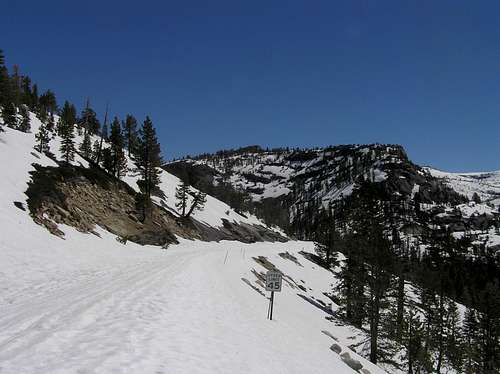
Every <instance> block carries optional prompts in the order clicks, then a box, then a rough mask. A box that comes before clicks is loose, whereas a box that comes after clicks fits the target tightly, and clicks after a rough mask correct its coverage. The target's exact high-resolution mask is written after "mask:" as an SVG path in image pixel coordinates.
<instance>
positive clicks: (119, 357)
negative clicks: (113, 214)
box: [0, 119, 383, 374]
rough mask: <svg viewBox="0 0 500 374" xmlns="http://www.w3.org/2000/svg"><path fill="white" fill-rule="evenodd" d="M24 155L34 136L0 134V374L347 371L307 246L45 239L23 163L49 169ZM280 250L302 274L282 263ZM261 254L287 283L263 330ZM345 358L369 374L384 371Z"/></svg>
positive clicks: (344, 337)
mask: <svg viewBox="0 0 500 374" xmlns="http://www.w3.org/2000/svg"><path fill="white" fill-rule="evenodd" d="M35 121H36V119H33V122H35ZM56 142H57V141H56ZM32 146H33V135H32V134H23V133H20V132H17V131H15V130H11V129H6V132H5V133H2V134H1V135H0V163H1V164H2V165H4V167H2V178H0V191H1V192H2V194H1V196H2V197H1V199H0V227H1V230H2V234H1V236H0V257H1V258H2V269H1V271H0V284H1V285H2V286H1V288H0V310H1V312H0V372H1V373H2V374H10V373H40V372H50V373H111V372H113V373H130V372H142V373H207V372H209V373H210V372H212V373H229V372H239V373H256V372H259V373H271V372H286V373H299V372H300V373H303V372H315V373H326V372H332V371H333V372H336V373H353V370H352V369H351V368H350V367H349V366H347V365H346V363H344V362H343V361H342V359H341V357H340V356H339V355H338V354H336V353H334V352H332V351H331V350H330V345H331V344H332V343H333V340H332V338H331V337H329V336H328V335H326V334H325V333H322V330H325V331H328V332H329V334H330V335H331V336H334V337H336V338H337V339H338V340H339V342H338V343H337V344H338V345H339V346H340V347H341V349H342V350H343V351H346V350H348V348H346V345H347V344H350V343H351V342H352V341H359V340H360V339H364V336H363V334H361V333H360V332H359V331H355V330H351V329H350V328H349V327H346V326H340V327H339V326H336V324H334V323H332V322H330V321H329V320H328V319H325V317H329V316H330V314H331V312H330V311H328V310H327V309H325V308H320V307H318V306H321V305H326V304H327V303H328V299H327V298H326V297H325V296H324V295H323V292H324V291H327V290H328V289H329V288H330V286H329V285H330V284H331V283H332V282H333V274H332V273H330V272H327V271H326V270H323V269H320V268H319V267H317V266H316V265H315V264H314V263H312V262H310V261H308V260H307V259H305V258H304V257H303V256H302V255H301V254H300V253H299V252H300V251H302V250H303V249H304V250H306V251H311V250H312V244H311V243H306V242H290V243H286V244H285V243H258V244H243V243H239V242H221V243H215V242H210V243H206V242H197V241H187V240H182V239H181V240H180V241H181V243H180V244H179V245H177V246H173V247H170V248H169V250H168V251H165V250H164V249H161V248H159V247H153V246H148V245H146V246H139V245H137V244H134V243H131V242H128V243H127V244H126V245H123V244H120V243H119V242H117V241H116V240H115V236H114V235H112V234H110V233H109V232H107V231H105V230H103V229H102V228H100V227H96V233H97V234H98V236H96V235H92V234H85V233H82V232H78V231H76V230H75V229H74V228H72V227H68V226H64V225H60V228H61V229H62V230H63V231H64V232H65V235H64V238H60V237H57V236H54V235H51V234H49V233H48V232H47V230H45V228H43V227H42V226H39V225H37V224H35V223H34V221H33V220H32V218H31V217H30V216H29V213H28V211H27V209H26V195H25V194H24V191H25V190H26V188H27V183H28V181H29V172H30V171H32V170H33V166H32V163H34V162H36V163H40V164H42V165H48V166H51V165H52V166H56V165H57V164H56V163H55V162H54V161H52V160H51V159H49V158H47V157H45V156H41V155H39V154H37V153H36V152H32ZM52 146H53V149H57V148H56V146H55V144H53V145H52ZM76 162H77V163H81V164H82V165H84V161H83V160H81V159H77V161H76ZM6 165H9V167H6ZM84 166H85V165H84ZM212 203H213V204H214V205H212V204H209V205H208V206H207V212H206V217H207V218H206V220H210V219H214V218H213V217H216V218H217V219H220V213H221V207H223V205H222V203H218V202H212ZM215 204H217V205H215ZM212 207H213V211H212ZM224 208H225V207H224ZM224 215H226V213H225V212H224ZM241 219H244V217H242V218H241ZM212 222H213V221H212ZM285 251H289V252H290V254H291V256H294V257H296V258H298V259H299V261H300V265H298V264H296V263H295V262H292V261H290V260H289V259H287V258H284V257H282V256H280V253H283V252H285ZM258 256H266V257H268V258H269V259H270V260H271V261H272V262H273V264H275V265H276V266H277V267H278V268H280V269H281V270H283V271H284V272H285V274H287V275H288V276H289V277H290V278H293V279H294V282H291V281H290V282H287V283H286V285H285V287H284V290H283V292H282V293H281V294H280V295H279V296H278V297H277V301H276V314H275V316H276V318H275V320H274V321H272V322H271V321H267V320H266V319H265V315H264V314H265V311H266V308H267V299H266V298H265V297H263V296H262V295H261V293H260V292H257V291H256V289H257V290H258V289H260V291H261V292H262V287H261V286H260V285H259V284H258V283H256V281H258V276H257V275H256V274H260V273H263V272H264V271H265V267H263V266H262V265H261V264H259V263H257V262H256V261H255V260H254V258H256V257H258ZM253 270H255V271H256V272H257V273H255V272H254V271H253ZM243 278H244V279H246V280H247V281H244V280H243ZM299 282H300V283H302V284H304V285H303V286H302V287H303V289H302V288H300V287H298V285H297V284H298V283H299ZM250 284H251V285H253V286H254V287H250V286H249V285H250ZM325 287H326V288H327V289H325ZM297 294H302V296H303V297H299V296H298V295H297ZM308 300H309V301H308ZM314 300H321V302H319V301H315V302H314ZM351 336H353V337H354V340H353V339H351ZM350 355H351V357H353V358H354V359H356V360H359V361H360V362H361V364H362V365H363V366H364V367H365V368H368V370H369V371H370V372H371V373H382V372H383V371H382V370H380V369H378V368H377V367H375V366H374V365H372V364H370V363H368V362H367V361H366V360H364V359H363V358H360V357H359V356H358V355H357V354H355V353H354V352H350Z"/></svg>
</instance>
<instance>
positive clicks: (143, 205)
mask: <svg viewBox="0 0 500 374" xmlns="http://www.w3.org/2000/svg"><path fill="white" fill-rule="evenodd" d="M133 158H134V161H135V164H136V168H137V169H136V170H137V171H138V172H139V174H140V177H141V178H140V179H139V181H138V182H137V184H138V185H139V189H140V191H141V195H142V196H141V197H139V199H138V202H139V203H140V206H139V208H140V209H141V211H142V217H143V220H144V219H146V216H147V214H148V211H149V208H150V206H151V195H152V194H153V193H155V192H156V190H157V189H158V185H159V184H160V176H159V175H160V171H159V170H158V168H159V167H160V166H161V165H162V158H161V150H160V144H159V143H158V140H157V138H156V131H155V129H154V127H153V123H152V122H151V120H150V119H149V117H146V120H145V121H144V123H143V125H142V129H141V131H140V132H139V137H138V141H137V147H135V149H134V155H133Z"/></svg>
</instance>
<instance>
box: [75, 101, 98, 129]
mask: <svg viewBox="0 0 500 374" xmlns="http://www.w3.org/2000/svg"><path fill="white" fill-rule="evenodd" d="M78 126H80V127H82V128H83V130H84V133H85V131H87V132H90V134H91V135H96V134H98V133H99V129H100V128H101V124H100V122H99V120H98V119H97V115H96V113H95V111H94V110H93V109H92V108H91V107H90V101H89V100H88V99H87V101H86V104H85V109H83V110H82V114H81V115H80V121H79V122H78Z"/></svg>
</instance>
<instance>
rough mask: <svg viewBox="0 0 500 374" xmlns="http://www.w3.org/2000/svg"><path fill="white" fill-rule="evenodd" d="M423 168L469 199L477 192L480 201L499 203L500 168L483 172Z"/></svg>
mask: <svg viewBox="0 0 500 374" xmlns="http://www.w3.org/2000/svg"><path fill="white" fill-rule="evenodd" d="M425 169H426V170H428V171H429V173H431V175H432V176H434V177H436V178H439V179H441V180H443V181H444V182H445V183H446V184H448V185H449V186H450V187H451V188H453V189H454V190H455V191H457V192H458V193H460V194H462V195H465V196H467V197H468V198H469V199H472V198H473V196H474V194H477V195H478V196H479V197H480V199H481V201H482V202H485V203H488V202H489V203H491V204H493V205H495V206H499V205H500V170H498V171H492V172H484V173H449V172H445V171H441V170H437V169H433V168H425Z"/></svg>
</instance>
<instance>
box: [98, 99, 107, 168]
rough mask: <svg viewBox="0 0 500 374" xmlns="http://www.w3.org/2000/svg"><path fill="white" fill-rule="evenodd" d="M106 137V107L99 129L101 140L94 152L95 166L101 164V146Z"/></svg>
mask: <svg viewBox="0 0 500 374" xmlns="http://www.w3.org/2000/svg"><path fill="white" fill-rule="evenodd" d="M107 136H108V105H106V113H105V114H104V124H103V126H102V129H101V139H100V141H99V148H97V152H95V153H96V156H95V160H96V161H95V162H96V164H97V165H99V164H100V162H101V156H102V146H103V143H104V140H105V139H107Z"/></svg>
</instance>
